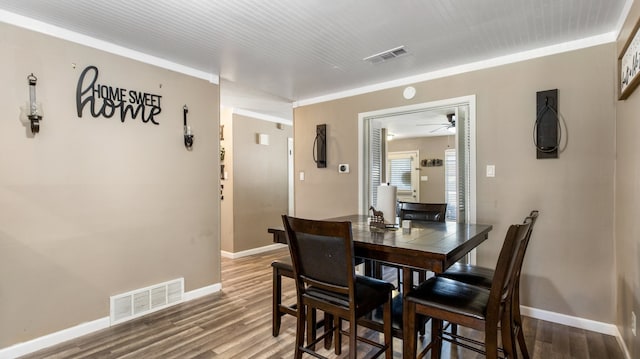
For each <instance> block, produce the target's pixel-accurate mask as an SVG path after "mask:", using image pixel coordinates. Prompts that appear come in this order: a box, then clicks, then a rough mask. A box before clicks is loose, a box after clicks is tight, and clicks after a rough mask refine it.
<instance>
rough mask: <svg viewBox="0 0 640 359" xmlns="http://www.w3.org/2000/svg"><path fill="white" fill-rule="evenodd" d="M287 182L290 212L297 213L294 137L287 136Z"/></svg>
mask: <svg viewBox="0 0 640 359" xmlns="http://www.w3.org/2000/svg"><path fill="white" fill-rule="evenodd" d="M287 179H288V180H287V182H288V186H289V191H288V192H289V196H288V197H289V205H288V213H289V215H290V216H294V215H295V207H294V203H295V202H294V197H293V196H294V191H293V184H294V183H295V182H294V180H293V138H291V137H289V138H287Z"/></svg>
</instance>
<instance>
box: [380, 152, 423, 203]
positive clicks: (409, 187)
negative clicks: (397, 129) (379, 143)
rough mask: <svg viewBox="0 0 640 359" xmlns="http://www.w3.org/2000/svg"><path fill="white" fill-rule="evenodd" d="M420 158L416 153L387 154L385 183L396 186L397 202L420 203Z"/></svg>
mask: <svg viewBox="0 0 640 359" xmlns="http://www.w3.org/2000/svg"><path fill="white" fill-rule="evenodd" d="M419 158H420V156H419V153H418V151H402V152H389V154H388V156H387V181H388V182H389V184H390V185H392V186H396V188H397V198H398V201H403V202H420V167H419V163H418V162H419V161H418V159H419Z"/></svg>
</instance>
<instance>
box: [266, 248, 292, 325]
mask: <svg viewBox="0 0 640 359" xmlns="http://www.w3.org/2000/svg"><path fill="white" fill-rule="evenodd" d="M271 268H272V269H273V284H272V287H273V288H272V294H271V298H272V308H271V316H272V319H271V334H272V335H273V336H274V337H277V336H278V335H279V334H280V324H281V323H282V316H283V315H285V314H289V315H292V316H294V317H295V316H296V312H297V310H296V305H295V304H291V305H286V304H282V277H287V278H292V279H293V266H292V265H291V260H289V259H287V260H276V261H273V262H272V263H271Z"/></svg>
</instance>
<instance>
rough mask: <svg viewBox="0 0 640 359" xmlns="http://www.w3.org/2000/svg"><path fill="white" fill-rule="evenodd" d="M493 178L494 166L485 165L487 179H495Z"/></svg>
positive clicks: (494, 174)
mask: <svg viewBox="0 0 640 359" xmlns="http://www.w3.org/2000/svg"><path fill="white" fill-rule="evenodd" d="M495 176H496V166H495V165H487V177H495Z"/></svg>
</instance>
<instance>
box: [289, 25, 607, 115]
mask: <svg viewBox="0 0 640 359" xmlns="http://www.w3.org/2000/svg"><path fill="white" fill-rule="evenodd" d="M614 41H616V33H615V32H613V31H612V32H608V33H605V34H602V35H597V36H592V37H588V38H584V39H580V40H576V41H570V42H565V43H562V44H557V45H551V46H547V47H541V48H538V49H534V50H529V51H523V52H519V53H515V54H511V55H505V56H500V57H495V58H492V59H488V60H483V61H478V62H472V63H470V64H465V65H460V66H454V67H449V68H446V69H442V70H437V71H432V72H427V73H424V74H420V75H414V76H409V77H404V78H400V79H396V80H392V81H387V82H381V83H377V84H373V85H369V86H363V87H358V88H354V89H351V90H347V91H341V92H336V93H332V94H328V95H324V96H319V97H314V98H309V99H302V100H299V101H296V102H294V103H293V107H294V108H296V107H300V106H307V105H312V104H316V103H321V102H326V101H331V100H337V99H341V98H345V97H350V96H356V95H362V94H365V93H369V92H375V91H380V90H386V89H390V88H394V87H400V86H406V85H410V84H415V83H418V82H424V81H429V80H434V79H438V78H442V77H447V76H453V75H459V74H462V73H465V72H471V71H477V70H483V69H488V68H492V67H497V66H502V65H507V64H512V63H516V62H520V61H525V60H531V59H535V58H539V57H544V56H549V55H555V54H560V53H563V52H569V51H574V50H579V49H584V48H587V47H592V46H597V45H602V44H607V43H610V42H614Z"/></svg>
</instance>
